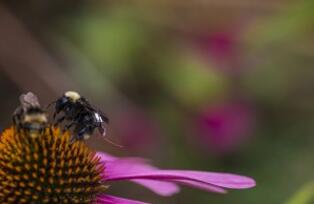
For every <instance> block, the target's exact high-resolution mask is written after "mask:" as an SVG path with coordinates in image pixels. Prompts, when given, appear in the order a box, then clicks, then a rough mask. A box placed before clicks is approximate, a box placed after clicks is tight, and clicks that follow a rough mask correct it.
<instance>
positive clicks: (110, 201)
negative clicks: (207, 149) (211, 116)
mask: <svg viewBox="0 0 314 204" xmlns="http://www.w3.org/2000/svg"><path fill="white" fill-rule="evenodd" d="M97 156H99V157H100V158H101V160H100V161H101V162H102V163H103V164H104V166H105V170H104V173H103V179H104V180H105V181H106V182H109V181H120V180H128V181H132V182H135V183H137V184H140V185H142V186H145V187H146V188H148V189H150V190H151V191H153V192H155V193H156V194H158V195H161V196H171V195H173V194H175V193H178V192H179V191H180V188H179V186H178V185H177V184H182V185H186V186H190V187H194V188H198V189H201V190H204V191H208V192H214V193H225V192H226V190H225V189H246V188H252V187H254V186H255V181H254V180H253V179H252V178H249V177H246V176H239V175H234V174H228V173H214V172H205V171H192V170H161V169H158V168H156V167H153V166H151V165H150V164H149V162H148V161H146V160H144V159H141V158H134V157H132V158H131V157H128V158H117V157H113V156H111V155H108V154H106V153H103V152H98V153H97ZM97 203H98V204H145V203H143V202H139V201H134V200H129V199H124V198H119V197H114V196H109V195H101V196H99V197H98V199H97Z"/></svg>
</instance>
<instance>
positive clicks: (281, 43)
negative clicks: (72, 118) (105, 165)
mask: <svg viewBox="0 0 314 204" xmlns="http://www.w3.org/2000/svg"><path fill="white" fill-rule="evenodd" d="M313 10H314V1H312V0H300V1H283V0H274V1H271V0H265V1H257V0H252V1H244V0H234V1H226V0H222V1H218V0H207V1H206V0H205V1H201V0H195V1H180V0H159V1H153V0H146V1H144V0H133V1H110V0H107V1H106V0H105V1H96V0H92V1H84V0H79V1H77V0H76V1H60V0H55V1H37V0H27V1H23V2H20V1H15V0H11V1H2V2H1V4H0V90H1V91H0V96H1V101H2V102H1V107H0V109H1V111H2V115H1V117H0V122H1V128H2V129H4V128H6V127H8V126H9V125H10V122H11V118H10V117H11V114H12V112H13V111H14V109H15V107H16V106H17V105H18V96H19V95H20V94H21V93H23V92H25V91H33V92H34V93H36V94H37V95H38V96H39V98H40V99H41V102H42V104H48V103H49V102H51V101H53V100H54V99H55V98H56V97H59V96H61V95H62V93H63V92H64V91H66V90H76V91H78V92H80V93H81V94H82V95H84V96H86V97H87V98H88V99H90V101H92V103H93V104H95V105H96V106H97V107H99V108H101V109H102V110H103V111H104V112H106V113H107V115H108V116H109V118H110V120H111V121H110V126H109V134H108V137H109V138H110V139H111V140H113V141H115V142H116V143H118V144H122V145H123V146H124V148H116V147H113V146H112V145H108V144H107V143H106V142H105V141H103V140H102V139H101V138H100V136H95V137H94V138H93V139H91V140H90V141H88V143H89V144H90V145H91V146H92V147H94V148H95V149H97V150H102V151H107V152H109V153H112V154H116V155H121V156H127V155H128V156H141V157H146V158H151V159H152V160H153V161H154V164H155V165H157V166H160V167H163V168H182V169H198V170H208V171H225V172H233V173H239V174H243V175H248V176H251V177H253V178H255V179H256V181H257V187H256V188H254V189H250V190H244V191H231V192H230V193H229V194H226V195H216V194H208V193H204V192H200V191H198V190H194V189H187V188H183V192H182V193H180V194H178V195H176V196H174V197H171V198H160V197H158V196H156V195H154V194H153V193H151V192H149V191H147V190H145V189H144V188H142V187H136V188H133V186H131V187H130V185H124V184H123V183H121V184H118V185H114V186H112V187H111V188H110V189H109V191H111V192H112V193H113V194H114V193H115V192H118V193H119V195H121V196H123V197H130V198H137V199H141V200H143V201H145V200H146V201H153V203H161V204H162V203H192V202H193V203H221V204H227V203H228V204H229V203H239V204H243V203H254V204H265V203H267V204H278V203H287V204H306V203H314V199H313V200H312V199H311V196H312V194H313V193H314V187H313V183H312V181H313V176H314V173H313V172H314V162H313V154H314V135H313V133H314V69H313V68H314V43H313V34H314V12H313Z"/></svg>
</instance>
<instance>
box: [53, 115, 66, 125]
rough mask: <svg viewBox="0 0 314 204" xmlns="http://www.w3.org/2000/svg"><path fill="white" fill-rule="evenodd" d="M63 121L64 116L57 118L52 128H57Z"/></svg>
mask: <svg viewBox="0 0 314 204" xmlns="http://www.w3.org/2000/svg"><path fill="white" fill-rule="evenodd" d="M64 119H65V116H62V117H61V118H58V119H57V121H56V122H55V123H54V126H57V125H58V124H60V123H61V122H62V121H64Z"/></svg>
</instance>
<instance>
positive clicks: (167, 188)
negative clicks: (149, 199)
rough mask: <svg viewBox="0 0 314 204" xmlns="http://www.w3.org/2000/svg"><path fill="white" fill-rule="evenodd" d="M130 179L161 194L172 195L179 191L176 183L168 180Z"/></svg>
mask: <svg viewBox="0 0 314 204" xmlns="http://www.w3.org/2000/svg"><path fill="white" fill-rule="evenodd" d="M130 181H132V182H134V183H137V184H140V185H142V186H145V187H146V188H148V189H150V190H151V191H153V192H154V193H156V194H158V195H161V196H172V195H174V194H176V193H178V192H179V191H180V188H179V186H178V185H176V184H174V183H170V182H165V181H154V180H148V179H132V180H130Z"/></svg>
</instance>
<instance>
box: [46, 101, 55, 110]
mask: <svg viewBox="0 0 314 204" xmlns="http://www.w3.org/2000/svg"><path fill="white" fill-rule="evenodd" d="M56 102H57V101H52V102H51V103H49V104H48V105H47V106H46V109H48V108H50V106H51V105H52V104H55V103H56Z"/></svg>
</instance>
